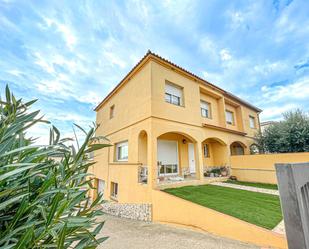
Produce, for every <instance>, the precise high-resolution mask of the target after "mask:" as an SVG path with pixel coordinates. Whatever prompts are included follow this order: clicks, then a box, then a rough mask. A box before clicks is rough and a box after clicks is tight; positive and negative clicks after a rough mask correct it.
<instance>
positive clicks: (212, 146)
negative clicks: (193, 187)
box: [202, 137, 229, 171]
mask: <svg viewBox="0 0 309 249" xmlns="http://www.w3.org/2000/svg"><path fill="white" fill-rule="evenodd" d="M202 151H203V167H204V171H206V170H207V168H212V167H222V166H227V165H228V162H229V161H228V154H229V153H228V146H227V143H226V142H225V141H224V140H222V139H220V138H218V137H209V138H206V139H205V140H204V141H203V142H202Z"/></svg>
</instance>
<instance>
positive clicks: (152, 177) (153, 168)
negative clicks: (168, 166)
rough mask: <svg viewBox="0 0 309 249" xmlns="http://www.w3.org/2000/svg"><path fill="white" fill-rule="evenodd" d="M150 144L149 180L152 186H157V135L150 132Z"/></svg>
mask: <svg viewBox="0 0 309 249" xmlns="http://www.w3.org/2000/svg"><path fill="white" fill-rule="evenodd" d="M148 145H149V146H148V155H149V156H148V159H147V161H148V182H149V185H150V187H151V188H155V187H156V186H157V176H158V166H157V137H156V136H154V135H153V133H150V134H149V140H148Z"/></svg>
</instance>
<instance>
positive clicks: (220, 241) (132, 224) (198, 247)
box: [98, 215, 259, 249]
mask: <svg viewBox="0 0 309 249" xmlns="http://www.w3.org/2000/svg"><path fill="white" fill-rule="evenodd" d="M102 219H106V223H105V225H104V227H103V230H102V236H109V239H108V240H107V241H105V242H104V243H102V245H100V246H99V247H98V248H100V249H122V248H125V249H126V248H128V249H130V248H132V249H155V248H160V249H187V248H190V249H253V248H259V247H256V246H254V245H250V244H246V243H242V242H239V241H234V240H230V239H226V238H221V237H217V236H214V235H212V234H209V233H204V232H197V231H193V230H190V229H185V228H178V227H174V226H170V225H163V224H157V223H146V222H141V221H134V220H128V219H122V218H117V217H114V216H109V215H104V216H103V218H102Z"/></svg>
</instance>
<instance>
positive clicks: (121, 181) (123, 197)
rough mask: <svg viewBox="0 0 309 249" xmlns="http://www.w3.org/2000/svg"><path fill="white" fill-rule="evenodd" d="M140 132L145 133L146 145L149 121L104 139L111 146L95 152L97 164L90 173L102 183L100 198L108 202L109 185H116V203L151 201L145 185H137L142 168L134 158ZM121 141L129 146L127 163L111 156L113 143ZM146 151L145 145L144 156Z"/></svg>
mask: <svg viewBox="0 0 309 249" xmlns="http://www.w3.org/2000/svg"><path fill="white" fill-rule="evenodd" d="M141 132H142V133H144V132H147V142H148V141H149V139H148V137H149V136H150V134H151V133H150V121H149V119H148V120H144V121H143V122H140V123H138V124H135V125H132V126H130V127H128V128H125V129H123V130H120V131H118V132H116V133H113V134H111V135H109V136H107V138H108V139H109V140H110V142H111V145H112V146H111V147H109V148H103V149H101V150H99V151H97V152H96V153H95V161H97V163H96V164H95V166H94V167H93V173H94V175H95V177H96V178H99V179H102V180H104V181H105V189H104V199H107V200H111V197H110V194H111V188H110V187H111V182H115V183H118V198H117V201H118V202H119V203H150V202H151V197H150V192H149V191H150V186H149V184H141V183H138V167H139V166H141V165H145V163H144V162H140V161H139V156H138V154H139V152H138V151H139V148H140V146H139V142H140V140H139V135H140V133H141ZM125 140H128V147H129V155H128V162H117V161H115V157H114V154H115V151H114V150H115V143H117V142H120V141H125ZM148 144H149V142H148ZM150 149H151V148H150V146H147V154H148V155H149V154H150V152H149V150H150ZM142 160H143V159H142ZM147 163H148V165H150V164H151V163H150V158H149V157H147ZM145 166H147V165H145Z"/></svg>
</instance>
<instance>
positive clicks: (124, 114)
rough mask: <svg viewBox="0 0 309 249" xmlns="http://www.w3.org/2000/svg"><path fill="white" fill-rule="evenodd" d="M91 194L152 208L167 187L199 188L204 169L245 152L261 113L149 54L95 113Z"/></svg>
mask: <svg viewBox="0 0 309 249" xmlns="http://www.w3.org/2000/svg"><path fill="white" fill-rule="evenodd" d="M95 111H96V122H97V124H99V125H100V126H99V128H98V130H97V133H96V135H100V136H105V137H106V138H108V139H109V140H110V143H111V144H112V146H111V147H109V148H104V149H101V150H100V151H98V152H96V153H95V160H96V161H97V163H96V164H95V166H94V167H93V174H94V176H95V179H96V185H97V189H98V190H97V191H98V192H104V198H105V199H107V200H114V201H117V202H118V203H151V190H153V189H156V188H158V187H160V186H161V185H162V184H165V183H167V182H171V181H186V180H190V181H191V182H194V183H197V184H198V183H202V182H203V180H204V172H205V170H207V169H209V168H211V167H218V166H229V165H230V155H239V154H249V153H250V149H249V147H250V145H251V144H253V142H254V141H253V137H254V134H255V133H256V132H257V131H258V130H259V127H260V124H259V113H260V112H261V110H260V109H259V108H257V107H255V106H253V105H252V104H250V103H248V102H246V101H244V100H242V99H240V98H238V97H237V96H235V95H233V94H231V93H229V92H227V91H225V90H223V89H221V88H219V87H217V86H215V85H213V84H212V83H210V82H208V81H206V80H204V79H202V78H200V77H198V76H196V75H194V74H193V73H191V72H189V71H187V70H185V69H183V68H181V67H180V66H178V65H176V64H174V63H172V62H170V61H168V60H166V59H164V58H162V57H160V56H158V55H156V54H154V53H152V52H150V51H148V52H147V54H146V55H145V56H144V57H143V58H142V59H141V60H140V61H139V62H138V64H137V65H136V66H135V67H134V68H133V69H132V70H131V71H130V72H129V73H128V74H127V75H126V76H125V77H124V78H123V80H122V81H121V82H120V83H119V84H118V85H117V86H116V87H115V88H114V89H113V90H112V91H111V92H110V93H109V94H108V95H107V97H106V98H105V99H104V100H103V101H102V102H101V103H100V104H99V105H98V106H97V107H96V108H95Z"/></svg>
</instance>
